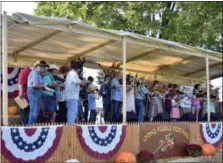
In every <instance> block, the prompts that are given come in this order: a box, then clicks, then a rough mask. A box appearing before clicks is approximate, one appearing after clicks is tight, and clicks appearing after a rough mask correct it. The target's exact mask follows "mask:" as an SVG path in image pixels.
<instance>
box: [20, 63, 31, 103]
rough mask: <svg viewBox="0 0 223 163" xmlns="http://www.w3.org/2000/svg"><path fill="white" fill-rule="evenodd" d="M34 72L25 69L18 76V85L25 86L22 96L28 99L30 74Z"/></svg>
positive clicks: (27, 68)
mask: <svg viewBox="0 0 223 163" xmlns="http://www.w3.org/2000/svg"><path fill="white" fill-rule="evenodd" d="M31 71H32V70H31V69H30V68H29V67H25V68H24V69H23V70H22V71H20V73H19V76H18V84H21V85H23V91H22V95H23V96H24V97H25V98H26V99H27V80H28V76H29V73H30V72H31Z"/></svg>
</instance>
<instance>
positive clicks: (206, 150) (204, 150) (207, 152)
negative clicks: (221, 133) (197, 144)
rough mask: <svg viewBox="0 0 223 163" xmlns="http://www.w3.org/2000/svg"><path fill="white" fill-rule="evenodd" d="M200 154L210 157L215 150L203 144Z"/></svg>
mask: <svg viewBox="0 0 223 163" xmlns="http://www.w3.org/2000/svg"><path fill="white" fill-rule="evenodd" d="M201 147H202V153H203V155H204V156H212V155H214V153H215V148H214V147H213V146H212V145H211V144H203V145H202V146H201Z"/></svg>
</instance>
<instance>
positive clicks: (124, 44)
mask: <svg viewBox="0 0 223 163" xmlns="http://www.w3.org/2000/svg"><path fill="white" fill-rule="evenodd" d="M122 56H123V67H122V74H123V78H122V80H123V82H122V83H123V85H122V88H123V114H122V115H123V123H126V38H125V37H123V40H122Z"/></svg>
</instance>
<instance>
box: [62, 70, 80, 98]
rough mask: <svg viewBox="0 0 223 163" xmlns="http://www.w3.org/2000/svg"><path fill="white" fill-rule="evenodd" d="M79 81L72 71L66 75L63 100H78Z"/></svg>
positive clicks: (75, 73)
mask: <svg viewBox="0 0 223 163" xmlns="http://www.w3.org/2000/svg"><path fill="white" fill-rule="evenodd" d="M80 81H81V80H80V79H79V77H78V74H77V72H76V71H74V70H70V71H69V73H68V74H67V77H66V81H65V90H64V95H65V100H78V99H79V94H80V85H79V82H80Z"/></svg>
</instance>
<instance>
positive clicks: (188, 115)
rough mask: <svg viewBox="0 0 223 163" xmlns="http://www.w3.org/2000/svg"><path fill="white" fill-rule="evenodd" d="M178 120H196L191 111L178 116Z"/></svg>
mask: <svg viewBox="0 0 223 163" xmlns="http://www.w3.org/2000/svg"><path fill="white" fill-rule="evenodd" d="M180 121H196V117H195V116H194V115H193V113H191V112H188V113H184V114H183V115H182V116H181V117H180Z"/></svg>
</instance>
